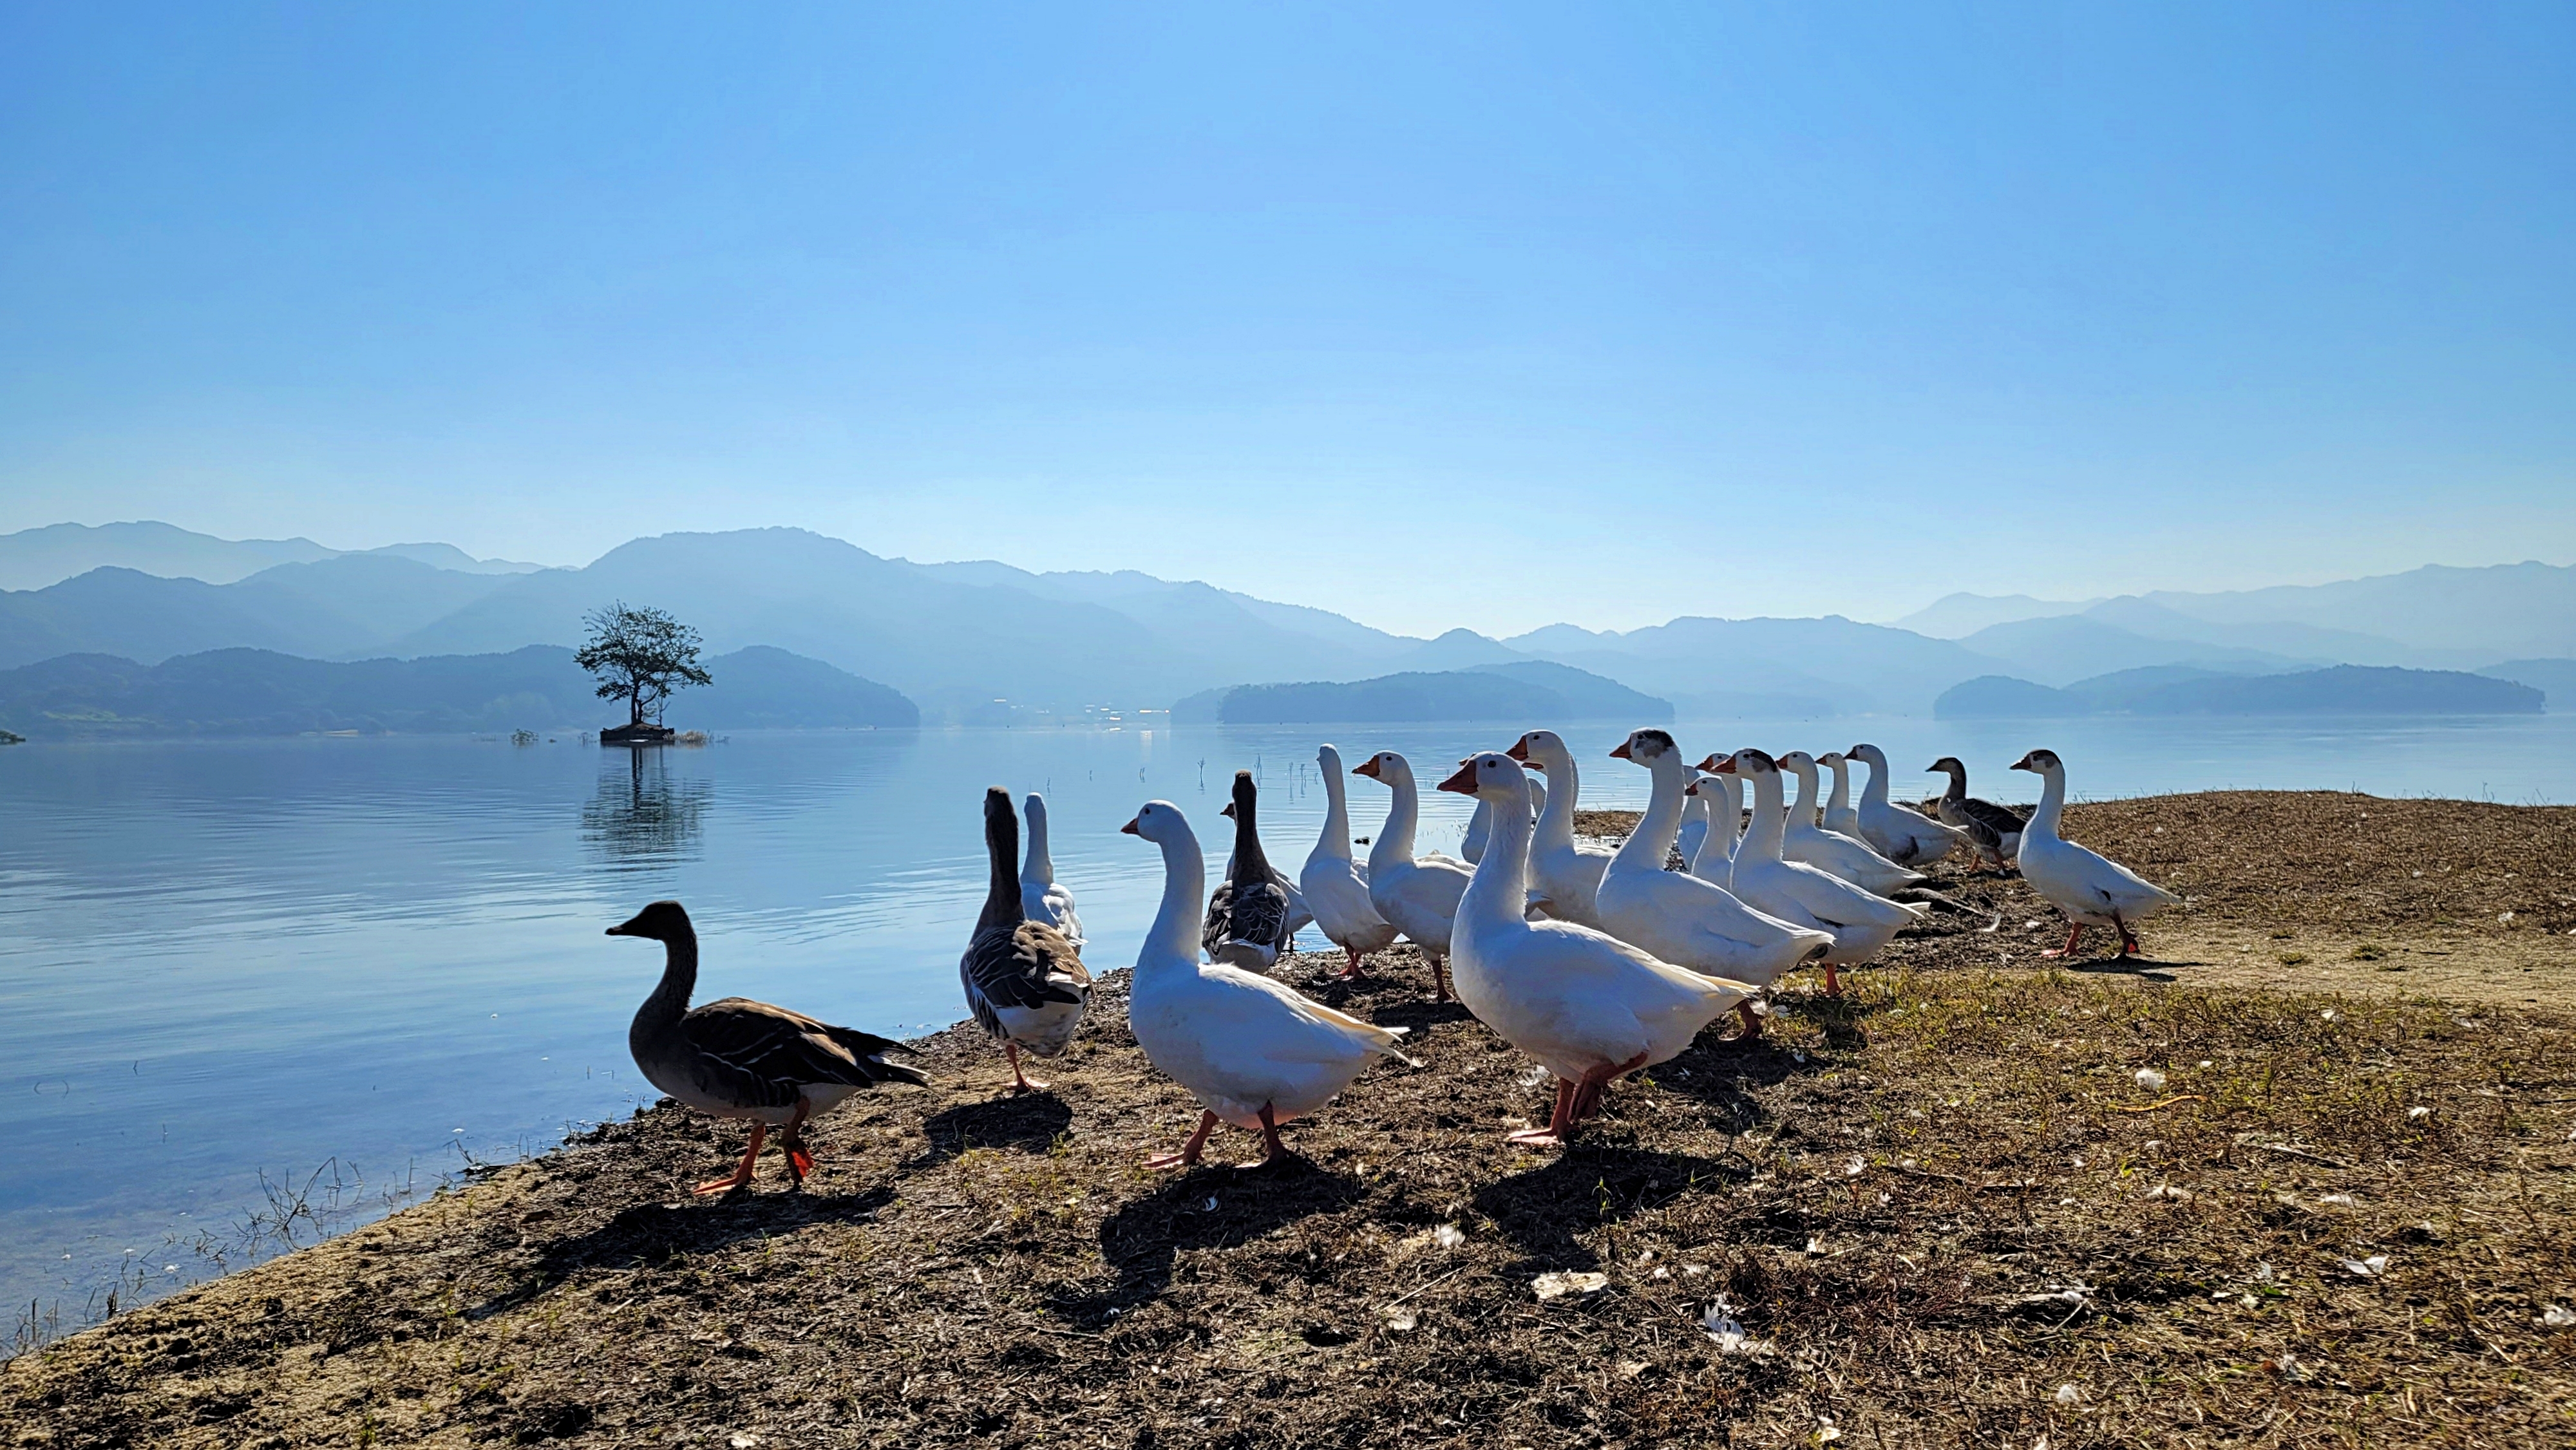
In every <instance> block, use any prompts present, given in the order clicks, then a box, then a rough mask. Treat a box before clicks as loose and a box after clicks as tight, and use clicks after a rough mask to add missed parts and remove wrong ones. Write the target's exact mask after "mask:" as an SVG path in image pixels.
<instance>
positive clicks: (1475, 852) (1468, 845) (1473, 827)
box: [1458, 780, 1547, 866]
mask: <svg viewBox="0 0 2576 1450" xmlns="http://www.w3.org/2000/svg"><path fill="white" fill-rule="evenodd" d="M1530 795H1531V796H1532V797H1533V798H1534V799H1535V801H1536V807H1535V808H1536V809H1538V810H1545V809H1547V787H1546V786H1543V785H1541V784H1539V783H1538V782H1537V781H1534V780H1533V781H1531V782H1530ZM1493 830H1494V807H1493V805H1492V803H1491V802H1488V801H1483V800H1479V801H1477V802H1476V813H1475V814H1474V815H1472V816H1469V817H1468V818H1467V835H1466V837H1465V839H1463V840H1461V841H1460V842H1459V843H1458V854H1459V855H1461V856H1464V857H1466V858H1467V864H1468V865H1470V866H1473V865H1475V864H1476V863H1477V862H1479V861H1482V860H1484V859H1485V841H1486V839H1487V838H1488V837H1489V836H1491V835H1492V834H1493Z"/></svg>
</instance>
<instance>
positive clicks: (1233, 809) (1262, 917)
mask: <svg viewBox="0 0 2576 1450" xmlns="http://www.w3.org/2000/svg"><path fill="white" fill-rule="evenodd" d="M1259 796H1260V788H1259V787H1258V786H1256V785H1254V784H1253V783H1252V772H1251V771H1248V770H1238V771H1236V772H1235V773H1234V799H1233V800H1231V801H1229V802H1227V803H1226V807H1225V814H1226V816H1227V817H1228V818H1229V819H1231V820H1232V821H1233V822H1234V854H1233V855H1232V856H1231V857H1229V858H1228V859H1227V861H1226V879H1225V880H1223V881H1220V882H1218V883H1217V888H1216V894H1215V895H1213V896H1211V897H1209V898H1208V904H1207V918H1206V920H1205V922H1204V923H1203V924H1202V925H1201V927H1200V931H1199V941H1200V944H1201V945H1203V946H1205V947H1206V948H1207V954H1208V960H1210V961H1214V962H1223V963H1225V964H1226V965H1227V966H1230V967H1243V968H1245V969H1247V970H1250V971H1255V972H1264V971H1268V970H1269V969H1270V967H1271V965H1272V964H1273V963H1275V962H1277V961H1278V960H1279V958H1280V957H1281V956H1282V955H1283V954H1285V953H1286V952H1287V951H1288V949H1289V946H1288V944H1289V941H1290V940H1291V938H1292V936H1293V934H1294V929H1293V928H1291V927H1290V926H1289V925H1288V878H1286V877H1285V876H1282V875H1280V874H1279V872H1278V871H1277V869H1275V868H1274V867H1272V866H1271V864H1270V857H1269V856H1268V855H1267V854H1266V853H1264V852H1263V851H1262V849H1261V831H1260V829H1259V826H1258V824H1257V821H1256V817H1257V815H1258V802H1259Z"/></svg>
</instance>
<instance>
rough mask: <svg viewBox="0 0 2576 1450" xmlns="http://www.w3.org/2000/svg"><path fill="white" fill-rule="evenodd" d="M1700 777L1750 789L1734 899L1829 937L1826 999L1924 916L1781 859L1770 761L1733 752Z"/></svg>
mask: <svg viewBox="0 0 2576 1450" xmlns="http://www.w3.org/2000/svg"><path fill="white" fill-rule="evenodd" d="M1699 768H1700V769H1701V770H1704V771H1709V772H1711V773H1714V774H1719V775H1740V776H1743V777H1744V778H1745V781H1746V783H1747V784H1749V785H1751V786H1752V787H1753V819H1752V824H1750V825H1748V826H1746V827H1745V829H1744V841H1743V843H1742V844H1741V845H1739V846H1737V847H1736V849H1735V873H1734V877H1733V880H1734V882H1735V885H1734V888H1733V889H1734V892H1735V894H1736V896H1737V897H1738V898H1739V899H1740V900H1742V901H1743V902H1744V904H1745V905H1747V906H1750V907H1752V908H1754V909H1755V910H1757V911H1761V912H1764V913H1766V914H1768V915H1771V916H1776V917H1778V918H1780V919H1781V920H1782V921H1785V922H1789V923H1791V924H1792V925H1796V926H1808V927H1814V928H1815V929H1816V930H1818V931H1822V932H1825V933H1827V934H1828V935H1830V936H1832V937H1833V939H1834V947H1833V950H1832V951H1829V952H1827V953H1826V954H1825V956H1824V967H1825V995H1827V996H1838V995H1840V994H1841V992H1842V978H1841V976H1840V974H1839V971H1838V970H1837V969H1839V968H1842V967H1848V966H1855V965H1857V964H1859V963H1861V962H1865V961H1868V960H1869V959H1870V958H1872V957H1874V956H1876V955H1878V953H1879V951H1880V950H1881V949H1882V948H1884V947H1885V946H1886V945H1887V944H1888V943H1889V942H1890V941H1893V940H1895V938H1896V933H1897V932H1898V931H1899V930H1901V929H1903V928H1905V927H1908V926H1911V925H1913V924H1914V923H1915V922H1917V921H1920V920H1922V919H1923V918H1924V917H1925V916H1927V915H1929V914H1930V911H1931V909H1930V908H1929V907H1921V906H1908V905H1906V904H1904V903H1902V902H1896V901H1890V900H1888V899H1887V898H1886V897H1883V896H1878V895H1874V894H1872V893H1870V892H1867V891H1864V890H1862V889H1861V888H1859V887H1857V886H1854V885H1853V884H1851V883H1850V882H1848V881H1845V880H1844V879H1842V878H1841V877H1839V876H1836V875H1834V874H1833V873H1832V872H1830V871H1820V870H1818V869H1816V868H1815V867H1813V866H1810V865H1807V864H1806V863H1805V862H1802V861H1790V860H1785V859H1783V858H1782V856H1781V855H1780V838H1781V835H1782V834H1783V832H1784V831H1785V830H1786V829H1787V827H1788V823H1789V813H1788V811H1787V810H1785V809H1783V808H1782V806H1781V803H1780V771H1779V767H1778V766H1777V765H1776V764H1774V763H1773V761H1772V759H1771V757H1770V756H1769V755H1766V754H1764V753H1763V752H1761V751H1759V750H1739V751H1737V752H1735V753H1734V754H1733V755H1728V756H1714V755H1712V756H1710V757H1709V758H1708V759H1707V760H1704V761H1702V762H1701V763H1700V767H1699Z"/></svg>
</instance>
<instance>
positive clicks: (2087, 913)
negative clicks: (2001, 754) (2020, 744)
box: [2013, 750, 2182, 957]
mask: <svg viewBox="0 0 2576 1450" xmlns="http://www.w3.org/2000/svg"><path fill="white" fill-rule="evenodd" d="M2013 769H2015V770H2027V771H2030V772H2031V773H2032V774H2034V775H2037V776H2038V777H2039V778H2040V789H2039V809H2038V810H2037V811H2035V812H2033V813H2032V814H2031V818H2030V824H2029V825H2028V826H2027V827H2026V828H2024V830H2023V831H2022V835H2021V876H2022V879H2023V880H2024V881H2027V882H2029V883H2030V889H2031V890H2033V891H2036V892H2038V893H2039V894H2040V895H2041V896H2043V897H2046V898H2047V899H2048V902H2049V904H2050V905H2052V906H2055V907H2056V908H2057V909H2058V910H2059V911H2062V912H2064V913H2066V920H2067V923H2068V925H2069V927H2070V928H2071V929H2070V930H2069V931H2068V932H2067V933H2066V945H2064V946H2062V947H2059V948H2058V949H2057V950H2055V951H2053V952H2044V953H2042V954H2041V955H2043V956H2051V957H2063V956H2071V955H2073V954H2074V952H2075V944H2076V942H2078V941H2079V940H2081V939H2082V938H2083V936H2084V928H2086V927H2088V926H2107V927H2110V928H2111V929H2113V930H2114V931H2117V932H2118V933H2119V934H2120V953H2121V955H2123V956H2136V955H2137V954H2138V934H2137V933H2136V932H2134V931H2132V930H2130V929H2129V928H2130V924H2131V923H2132V922H2137V921H2141V920H2144V919H2145V918H2147V917H2149V916H2152V915H2154V914H2155V913H2157V912H2159V911H2162V910H2164V909H2165V908H2166V907H2168V906H2180V905H2181V904H2182V898H2181V897H2179V896H2176V895H2174V894H2173V893H2172V892H2170V891H2167V890H2165V889H2164V888H2163V887H2161V886H2158V885H2156V884H2155V883H2154V882H2152V881H2149V880H2147V879H2146V878H2145V877H2143V876H2140V875H2139V874H2138V873H2136V872H2135V871H2132V870H2130V869H2129V868H2128V867H2126V866H2123V865H2121V864H2120V863H2119V862H2117V861H2114V860H2112V859H2111V858H2110V857H2108V856H2105V855H2102V854H2101V853H2100V852H2098V851H2088V850H2086V849H2085V848H2084V847H2082V846H2079V845H2076V844H2075V843H2074V842H2073V841H2070V840H2067V839H2066V838H2065V837H2064V836H2062V835H2059V834H2058V829H2059V817H2060V816H2061V815H2062V814H2063V813H2064V812H2065V809H2066V767H2065V766H2064V765H2063V764H2062V763H2060V762H2059V761H2058V758H2057V752H2056V751H2054V750H2034V751H2032V752H2030V753H2029V754H2028V755H2025V756H2023V757H2022V758H2021V759H2020V760H2018V761H2015V762H2014V763H2013Z"/></svg>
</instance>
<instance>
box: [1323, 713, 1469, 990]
mask: <svg viewBox="0 0 2576 1450" xmlns="http://www.w3.org/2000/svg"><path fill="white" fill-rule="evenodd" d="M1351 774H1353V775H1364V776H1367V777H1368V778H1369V779H1371V780H1374V781H1377V782H1378V783H1379V784H1381V785H1384V786H1385V787H1386V788H1387V789H1388V790H1390V791H1392V792H1393V793H1394V799H1393V800H1392V801H1391V802H1389V803H1388V805H1387V810H1386V829H1384V830H1382V831H1380V832H1378V833H1377V842H1376V844H1374V845H1372V846H1370V847H1369V869H1368V888H1369V904H1370V905H1371V906H1374V907H1376V908H1377V913H1378V915H1380V916H1383V917H1385V918H1386V919H1387V920H1388V921H1390V922H1393V923H1394V924H1395V927H1396V930H1398V931H1401V932H1403V933H1404V934H1405V935H1406V936H1407V937H1409V938H1411V939H1412V941H1413V943H1414V945H1416V946H1419V947H1421V948H1422V954H1423V955H1424V956H1426V957H1429V958H1430V959H1431V988H1432V995H1433V1000H1435V1001H1441V1002H1446V1001H1448V1000H1449V967H1448V964H1449V925H1450V921H1451V919H1452V918H1453V917H1455V916H1456V915H1457V912H1458V898H1459V897H1461V896H1463V895H1465V894H1466V891H1467V881H1468V878H1469V875H1470V872H1469V870H1468V867H1467V865H1466V863H1464V862H1462V861H1456V860H1452V859H1451V858H1449V857H1447V856H1440V855H1432V856H1416V855H1414V854H1413V836H1414V832H1415V830H1416V829H1417V828H1418V827H1419V826H1420V824H1421V820H1422V798H1421V795H1420V793H1419V789H1418V788H1417V787H1416V786H1415V785H1414V783H1413V765H1412V762H1410V761H1408V760H1406V759H1405V758H1404V757H1403V756H1401V755H1398V754H1396V753H1395V752H1394V751H1392V750H1381V751H1379V752H1378V753H1377V754H1375V755H1372V756H1370V757H1369V758H1368V759H1366V760H1363V761H1361V762H1360V763H1359V764H1358V765H1355V766H1353V767H1351Z"/></svg>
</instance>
